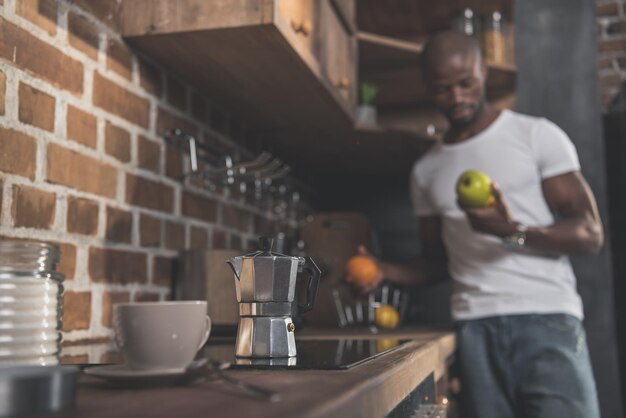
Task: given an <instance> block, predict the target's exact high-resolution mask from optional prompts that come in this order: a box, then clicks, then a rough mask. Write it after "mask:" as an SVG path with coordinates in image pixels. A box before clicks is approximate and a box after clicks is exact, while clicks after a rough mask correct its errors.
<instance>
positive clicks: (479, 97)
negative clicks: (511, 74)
mask: <svg viewBox="0 0 626 418" xmlns="http://www.w3.org/2000/svg"><path fill="white" fill-rule="evenodd" d="M485 77H486V69H485V67H484V66H483V64H482V60H481V59H480V57H479V56H478V55H477V54H474V53H466V54H455V55H451V56H449V57H446V58H444V59H441V60H438V62H435V63H433V64H432V65H431V68H430V71H428V72H427V74H426V75H425V80H426V84H427V86H428V89H429V92H430V95H431V97H432V99H433V102H434V104H435V106H436V107H437V109H438V110H439V111H440V112H441V113H443V115H444V116H445V117H446V118H447V119H448V121H449V122H450V124H451V125H452V126H456V127H463V126H467V125H469V124H470V123H472V122H473V121H474V120H475V119H476V118H477V117H478V115H479V113H480V111H481V110H482V108H483V105H484V103H485Z"/></svg>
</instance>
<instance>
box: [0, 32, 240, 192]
mask: <svg viewBox="0 0 626 418" xmlns="http://www.w3.org/2000/svg"><path fill="white" fill-rule="evenodd" d="M51 46H52V47H54V46H55V45H52V44H51ZM1 64H3V63H2V62H0V69H2V68H3V67H4V66H5V65H6V64H5V65H1ZM91 66H93V67H94V68H87V67H84V74H86V73H89V74H90V75H91V80H89V81H90V82H91V83H93V77H92V75H93V72H94V71H98V70H100V69H99V68H97V67H96V66H94V65H93V63H91ZM6 67H8V68H10V69H12V70H14V71H17V72H18V73H22V74H18V75H19V76H20V77H19V79H20V80H23V81H25V82H28V83H29V84H31V85H33V87H36V88H38V89H40V90H42V91H44V92H45V93H48V94H50V95H52V96H53V97H55V106H57V107H58V108H60V109H61V112H55V113H56V115H55V119H56V120H55V129H62V128H59V126H64V125H65V124H63V120H61V121H59V120H60V119H61V118H63V117H64V113H65V115H66V109H67V104H72V105H73V106H75V107H77V108H79V109H81V110H83V111H87V112H89V113H91V114H92V115H94V116H95V117H96V118H97V119H98V121H100V119H101V118H100V116H103V117H104V118H105V120H106V119H109V120H111V121H112V122H113V123H114V124H115V125H117V126H120V127H124V128H125V129H126V130H127V131H129V132H130V133H131V137H132V135H138V134H144V136H146V135H145V134H146V133H148V134H152V135H154V136H155V137H157V138H161V137H160V136H159V134H158V133H156V132H148V131H146V130H145V129H144V128H143V127H140V126H138V125H135V124H133V123H131V122H129V121H127V120H125V119H123V118H121V117H119V116H117V115H115V114H111V113H109V112H107V111H106V110H104V109H101V108H99V107H97V106H94V105H93V103H88V102H87V101H86V100H87V99H86V98H83V99H82V100H78V99H76V96H74V95H73V94H72V93H69V92H68V91H66V90H63V89H61V88H57V87H55V86H53V85H51V84H49V83H47V82H45V81H43V80H41V79H39V78H36V77H34V76H31V75H30V74H28V73H27V72H26V71H24V70H21V69H18V68H16V67H14V66H11V65H6ZM87 81H88V80H87V77H86V76H85V84H86V83H87ZM126 81H127V80H126ZM184 85H185V87H186V91H187V92H188V87H189V85H188V84H186V83H184ZM84 90H85V91H84V92H83V96H85V95H86V92H89V93H91V92H92V90H93V85H91V86H89V85H85V86H84ZM147 98H148V100H149V101H150V102H151V109H150V113H151V118H152V117H154V118H155V119H156V113H157V110H158V107H159V106H161V107H163V108H164V109H166V110H168V111H170V112H171V113H173V114H174V115H177V116H179V117H182V118H184V119H186V120H188V121H189V122H191V123H192V124H194V125H195V127H196V128H199V130H202V129H204V130H206V131H208V132H209V133H210V134H211V135H213V136H215V137H217V138H219V139H220V140H221V141H223V142H225V143H227V144H228V145H232V146H234V147H235V148H236V149H239V148H243V147H241V146H240V145H239V144H236V143H235V142H234V141H232V140H231V139H229V138H227V137H226V136H224V135H222V134H221V133H219V132H217V131H215V130H214V129H212V128H211V127H210V126H209V125H207V124H204V123H201V122H198V121H197V119H195V118H193V117H190V116H189V114H188V113H185V112H183V111H181V110H179V109H178V108H176V107H174V106H172V105H170V104H169V103H167V102H165V101H162V100H161V99H158V98H156V97H155V96H152V95H148V96H147ZM203 98H205V99H206V97H205V96H203ZM63 99H69V100H67V102H65V101H64V100H63ZM58 102H60V103H58ZM60 106H62V107H60ZM63 110H65V112H63ZM59 113H60V114H59ZM153 113H154V116H152V114H153ZM64 120H66V118H64ZM155 123H156V122H155ZM24 125H26V124H24ZM26 126H30V125H26ZM137 128H139V130H137ZM55 133H56V134H57V135H61V133H60V132H55ZM152 135H149V136H152ZM161 141H162V142H164V140H163V139H161ZM66 142H68V143H69V142H75V141H71V140H68V141H66ZM79 145H81V146H82V147H84V149H83V150H84V151H88V152H89V153H90V154H91V153H92V152H94V151H95V152H94V154H92V155H93V156H94V158H98V159H99V160H101V161H105V162H107V163H110V164H114V165H115V166H116V167H131V168H134V167H133V166H132V165H130V164H129V163H122V162H120V161H119V160H117V159H115V158H114V157H112V156H109V155H108V154H106V153H105V152H97V151H100V149H99V147H100V143H98V149H97V150H93V149H92V148H90V147H87V146H85V145H82V144H79ZM131 145H135V144H132V143H131ZM133 148H136V147H133ZM102 150H103V149H102ZM244 152H247V150H245V149H244ZM163 160H165V159H164V158H163ZM146 174H149V175H154V174H155V173H152V172H150V171H147V173H146ZM155 177H159V178H161V177H160V176H158V175H155ZM163 177H164V178H166V179H168V177H167V176H163ZM173 183H174V182H173ZM202 192H203V193H207V191H206V190H203V191H202ZM208 193H210V192H208ZM208 196H211V194H208Z"/></svg>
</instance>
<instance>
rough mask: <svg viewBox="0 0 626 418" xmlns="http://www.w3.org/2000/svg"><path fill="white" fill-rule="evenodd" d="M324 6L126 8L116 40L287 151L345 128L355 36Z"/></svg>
mask: <svg viewBox="0 0 626 418" xmlns="http://www.w3.org/2000/svg"><path fill="white" fill-rule="evenodd" d="M329 2H330V0H219V1H217V0H211V1H203V0H132V1H126V2H125V3H124V10H123V18H122V20H123V36H124V38H125V40H126V41H128V42H129V43H130V44H132V45H133V46H134V47H135V48H137V49H139V50H141V51H142V52H144V53H145V54H147V55H149V56H151V57H152V58H153V59H154V60H155V61H157V62H159V63H161V64H162V65H164V66H165V67H167V68H168V69H169V70H171V71H173V72H175V73H177V74H178V75H179V76H181V77H182V78H183V79H185V80H187V81H189V82H191V83H192V84H194V85H195V86H196V87H197V88H198V90H200V91H204V92H206V93H207V94H208V95H210V97H211V99H212V100H213V102H214V103H216V104H217V105H219V106H221V107H223V108H225V109H226V110H227V111H230V112H232V113H233V114H236V115H238V116H239V117H240V118H241V119H243V120H245V121H246V122H248V125H249V126H252V127H254V128H257V129H262V130H264V131H266V132H267V131H275V130H279V131H280V133H279V135H284V136H285V137H286V138H289V139H288V141H295V140H298V138H301V137H302V136H301V135H300V134H299V130H306V131H322V132H324V133H326V134H328V133H329V132H337V131H341V130H346V129H349V128H351V127H352V126H353V123H354V118H353V112H354V105H355V100H356V96H355V94H354V93H353V91H352V89H353V88H354V87H353V86H354V84H355V81H354V78H355V75H354V68H355V62H354V61H355V57H354V48H355V46H354V44H355V40H354V35H351V34H349V33H348V32H346V31H345V30H342V26H341V24H340V23H338V22H339V20H338V18H337V16H336V13H335V10H334V8H332V7H330V5H329V4H330V3H329ZM327 21H328V22H327ZM327 27H329V30H332V31H333V33H334V34H337V36H338V41H337V42H334V41H331V40H330V39H328V38H326V37H325V36H322V32H323V31H325V30H326V28H327ZM322 28H324V29H322ZM332 36H333V37H334V36H335V35H332ZM327 54H331V55H332V57H330V58H328V57H326V55H327ZM346 80H348V81H346ZM344 86H348V87H344ZM300 140H301V139H300Z"/></svg>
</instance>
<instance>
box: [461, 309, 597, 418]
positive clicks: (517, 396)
mask: <svg viewBox="0 0 626 418" xmlns="http://www.w3.org/2000/svg"><path fill="white" fill-rule="evenodd" d="M456 325H457V331H458V332H457V333H458V344H459V347H458V360H459V372H460V376H459V377H460V379H461V402H460V405H459V407H460V408H459V409H460V413H461V414H460V415H461V418H578V417H580V418H599V417H600V412H599V407H598V400H597V394H596V388H595V381H594V378H593V373H592V370H591V363H590V362H589V353H588V351H587V342H586V338H585V331H584V329H583V327H582V324H581V322H580V320H578V319H576V318H574V317H572V316H570V315H565V314H532V315H507V316H498V317H491V318H482V319H475V320H466V321H459V322H457V324H456Z"/></svg>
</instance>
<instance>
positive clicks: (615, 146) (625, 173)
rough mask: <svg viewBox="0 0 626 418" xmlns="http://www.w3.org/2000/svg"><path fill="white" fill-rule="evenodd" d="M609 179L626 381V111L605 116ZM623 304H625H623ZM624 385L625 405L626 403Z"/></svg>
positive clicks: (620, 342) (622, 368)
mask: <svg viewBox="0 0 626 418" xmlns="http://www.w3.org/2000/svg"><path fill="white" fill-rule="evenodd" d="M625 91H626V86H625ZM604 129H605V130H604V137H605V144H606V163H607V180H608V191H609V217H610V219H611V230H612V231H613V232H614V233H613V234H611V251H612V253H613V255H614V256H613V278H614V283H613V288H614V289H615V297H614V300H615V302H616V303H615V315H616V327H617V346H618V348H619V352H620V353H622V358H620V375H621V378H622V382H624V381H625V380H624V379H625V378H626V361H624V358H623V353H626V320H625V318H626V304H624V303H623V301H624V299H626V280H625V279H626V257H624V255H625V254H626V234H625V233H624V232H626V217H625V216H624V214H625V213H626V194H625V193H624V192H625V191H626V164H624V162H626V110H623V111H617V112H610V113H609V114H607V115H605V117H604ZM620 302H621V303H620ZM625 389H626V388H625V387H624V385H622V404H624V401H625V398H626V396H625V393H624V392H625Z"/></svg>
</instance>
